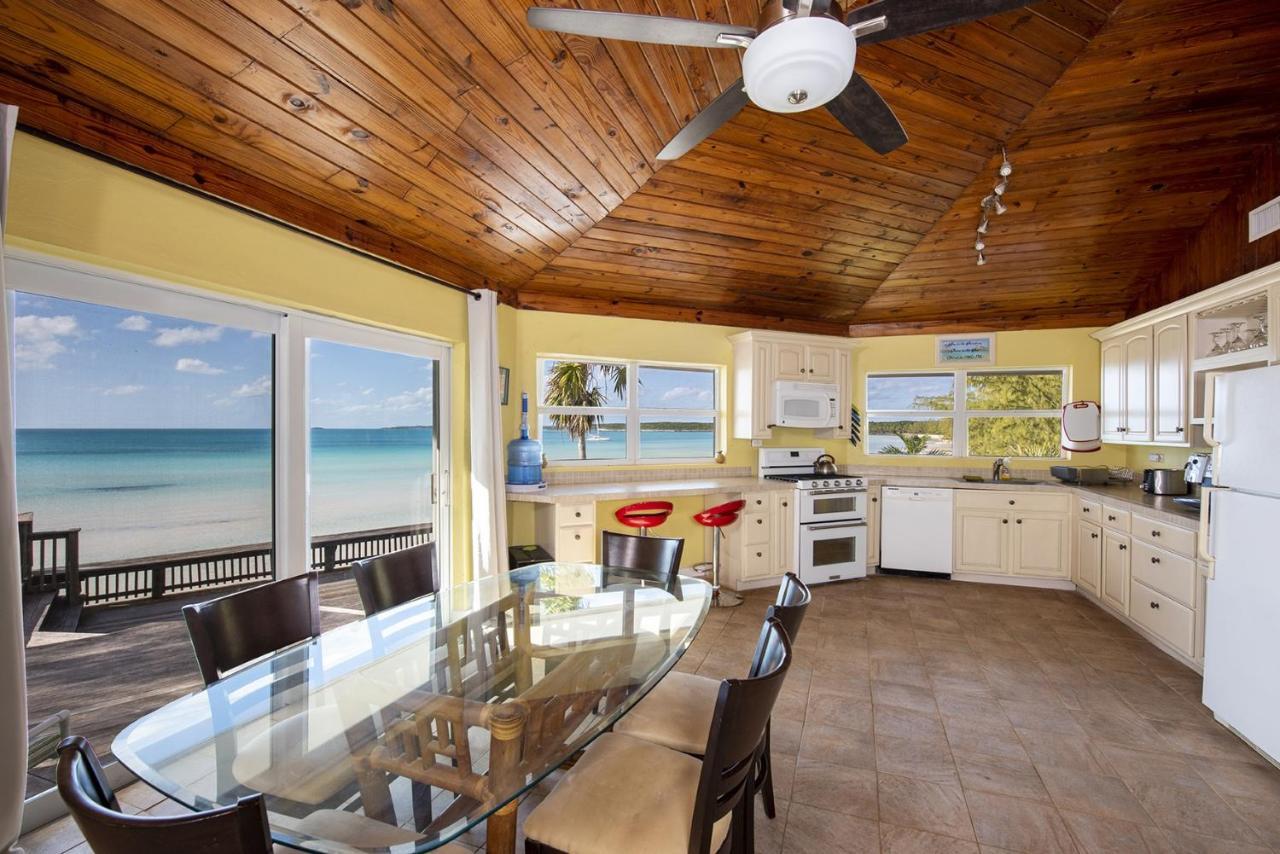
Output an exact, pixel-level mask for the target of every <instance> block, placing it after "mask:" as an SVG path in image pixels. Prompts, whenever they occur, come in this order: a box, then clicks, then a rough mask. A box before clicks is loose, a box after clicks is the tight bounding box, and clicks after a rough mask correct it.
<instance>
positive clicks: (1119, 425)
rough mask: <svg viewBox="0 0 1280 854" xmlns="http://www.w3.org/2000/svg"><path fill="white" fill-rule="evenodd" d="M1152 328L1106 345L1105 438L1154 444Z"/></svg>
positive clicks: (1103, 430)
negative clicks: (1152, 422)
mask: <svg viewBox="0 0 1280 854" xmlns="http://www.w3.org/2000/svg"><path fill="white" fill-rule="evenodd" d="M1151 386H1152V382H1151V327H1149V326H1148V327H1145V328H1142V329H1139V330H1136V331H1134V332H1130V333H1129V334H1128V335H1125V336H1123V337H1119V338H1115V339H1112V340H1109V341H1103V342H1102V400H1101V401H1100V404H1101V406H1102V439H1103V441H1105V442H1149V441H1151Z"/></svg>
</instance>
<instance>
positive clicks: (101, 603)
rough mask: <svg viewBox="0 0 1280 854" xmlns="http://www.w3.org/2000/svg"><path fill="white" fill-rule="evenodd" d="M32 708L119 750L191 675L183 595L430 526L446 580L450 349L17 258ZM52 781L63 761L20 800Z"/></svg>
mask: <svg viewBox="0 0 1280 854" xmlns="http://www.w3.org/2000/svg"><path fill="white" fill-rule="evenodd" d="M6 272H7V282H8V284H9V286H10V287H11V290H10V292H9V293H8V294H7V297H8V298H9V299H10V300H11V301H12V302H11V309H12V310H11V316H12V317H13V318H14V320H13V328H12V330H11V340H12V341H13V353H12V356H13V364H14V388H15V394H14V397H15V401H14V403H15V422H16V425H17V430H16V445H17V471H16V474H17V487H18V499H19V510H20V513H21V516H20V519H19V530H20V533H21V554H22V560H21V566H20V572H21V574H22V579H23V600H24V601H23V606H24V608H23V610H24V629H25V632H26V636H27V645H26V659H27V677H28V678H27V681H28V709H29V714H30V719H31V722H32V723H33V724H37V723H39V722H41V721H46V720H48V721H50V724H49V727H50V731H51V732H52V733H53V737H52V738H51V741H52V743H54V744H56V742H57V738H56V733H57V728H58V723H59V715H61V716H62V717H63V718H65V717H67V716H69V718H70V728H71V729H72V730H73V731H74V732H77V733H80V734H83V735H85V736H86V737H88V738H89V739H90V741H91V742H92V743H93V745H94V747H95V748H96V749H97V750H98V751H99V753H102V754H109V752H110V747H111V741H112V739H113V738H114V737H115V734H116V733H117V732H119V730H120V729H121V728H123V727H124V726H125V725H127V724H128V723H130V722H132V721H133V720H135V719H137V718H138V717H140V716H141V715H143V714H145V713H147V712H149V711H151V710H153V709H155V708H157V707H159V706H161V705H163V704H164V703H166V702H168V701H169V700H171V699H174V698H176V697H178V696H181V695H182V694H184V693H186V692H188V691H190V690H192V689H194V688H196V687H198V685H199V681H200V680H199V674H198V671H197V669H196V664H195V660H194V657H193V656H192V653H191V647H190V642H189V641H188V639H187V635H186V630H185V628H184V626H183V622H182V619H181V615H180V609H181V607H182V605H184V604H186V603H189V602H193V601H201V600H204V599H209V598H212V597H214V596H218V595H222V594H223V593H225V592H227V591H229V590H232V589H235V587H237V586H241V585H245V584H252V583H260V582H262V581H267V580H271V579H273V578H279V577H283V576H286V575H297V574H301V573H304V572H307V571H308V570H311V569H316V570H321V571H323V572H324V575H322V584H321V591H322V592H321V609H322V613H323V619H324V621H325V625H326V626H329V625H333V624H335V623H337V622H345V621H349V620H352V619H355V618H356V617H357V616H358V611H353V609H352V607H351V606H352V605H353V604H355V605H356V606H357V607H358V599H357V598H356V596H355V593H354V589H353V585H352V584H351V582H350V580H349V573H348V572H347V571H346V568H347V567H348V566H349V564H350V562H351V560H353V559H356V558H359V557H365V556H369V555H375V554H383V553H386V552H389V551H393V550H396V549H398V548H403V547H406V546H409V545H414V544H418V543H423V542H427V541H436V542H437V548H438V549H439V552H440V555H439V556H440V559H441V567H442V573H441V574H442V577H443V578H445V579H446V580H447V579H448V577H449V575H448V573H449V556H450V552H449V542H448V533H449V530H450V527H449V512H448V493H449V490H448V476H449V472H448V462H447V461H448V459H449V456H448V447H449V445H448V443H449V437H448V430H447V427H448V424H449V419H448V377H449V367H448V366H449V355H450V351H449V348H448V347H447V346H445V345H442V344H439V343H436V342H433V341H428V340H426V339H422V338H416V337H412V336H408V335H401V334H396V333H391V332H386V331H383V330H378V329H374V328H370V327H364V326H359V325H356V324H351V323H344V322H340V321H335V320H329V319H325V318H319V317H315V316H311V315H304V314H299V313H293V312H287V311H284V310H282V309H273V308H271V307H269V306H251V305H245V304H240V303H235V302H231V301H228V300H224V299H220V298H218V297H216V296H211V295H205V294H201V293H197V292H194V291H190V290H185V289H179V288H176V287H172V286H165V285H163V284H162V283H155V282H147V281H140V280H137V279H134V278H131V277H129V276H126V275H125V274H118V273H114V272H110V271H106V270H100V269H96V268H90V267H85V266H81V265H77V264H73V263H70V262H63V261H59V260H54V259H46V258H43V257H41V256H23V255H22V254H21V253H19V257H13V256H10V257H9V258H8V259H7V261H6ZM52 785H53V761H52V757H45V758H44V759H43V760H42V761H41V762H40V763H39V764H38V765H37V767H36V768H35V769H33V772H32V774H31V775H30V776H29V777H28V794H29V795H31V794H36V793H38V792H40V791H42V790H44V789H47V788H49V787H51V786H52Z"/></svg>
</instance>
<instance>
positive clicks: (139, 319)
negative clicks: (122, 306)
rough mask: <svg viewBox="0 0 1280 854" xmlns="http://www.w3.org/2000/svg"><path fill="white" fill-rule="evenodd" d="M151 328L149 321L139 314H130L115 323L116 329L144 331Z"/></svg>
mask: <svg viewBox="0 0 1280 854" xmlns="http://www.w3.org/2000/svg"><path fill="white" fill-rule="evenodd" d="M150 328H151V321H150V320H148V319H147V318H145V317H143V316H142V315H140V314H131V315H129V316H128V317H126V318H125V319H124V320H122V321H120V322H119V323H117V324H116V329H123V330H124V331H125V332H146V331H147V330H148V329H150Z"/></svg>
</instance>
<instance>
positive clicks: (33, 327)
mask: <svg viewBox="0 0 1280 854" xmlns="http://www.w3.org/2000/svg"><path fill="white" fill-rule="evenodd" d="M79 332H80V326H79V324H78V323H76V319H75V318H74V317H71V316H69V315H65V314H59V315H56V316H53V317H48V316H44V315H39V314H24V315H20V316H18V317H15V318H14V319H13V337H14V348H13V355H14V362H15V363H16V364H17V366H18V368H19V369H20V370H44V369H47V368H52V367H53V357H54V356H57V355H58V354H59V353H65V352H66V350H67V347H66V345H65V344H63V343H62V342H61V341H60V340H58V339H60V338H67V337H71V336H74V335H76V334H78V333H79Z"/></svg>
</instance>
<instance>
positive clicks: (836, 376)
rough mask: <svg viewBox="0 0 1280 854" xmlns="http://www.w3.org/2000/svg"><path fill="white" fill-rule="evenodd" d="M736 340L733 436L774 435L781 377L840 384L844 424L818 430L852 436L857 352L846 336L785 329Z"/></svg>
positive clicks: (740, 335) (827, 434) (824, 434)
mask: <svg viewBox="0 0 1280 854" xmlns="http://www.w3.org/2000/svg"><path fill="white" fill-rule="evenodd" d="M729 341H730V342H731V343H732V344H733V389H732V393H733V419H732V423H733V437H734V438H735V439H768V438H771V437H772V435H773V428H774V411H773V410H774V405H775V404H774V395H775V392H774V389H775V385H776V384H777V383H778V381H780V380H785V381H797V382H815V383H835V384H836V385H837V386H838V388H839V391H840V399H839V404H838V405H839V410H838V411H839V412H840V414H841V416H842V417H841V418H840V421H839V426H838V427H834V428H830V429H824V430H815V431H814V435H815V436H818V437H821V438H828V439H834V438H848V437H849V424H848V420H849V419H848V412H849V404H850V400H851V397H850V395H851V383H852V382H853V350H854V348H855V347H856V343H855V342H854V341H852V340H849V339H845V338H831V337H827V336H822V335H798V334H789V333H783V332H757V331H754V330H753V331H750V332H741V333H738V334H737V335H731V336H730V337H729Z"/></svg>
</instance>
